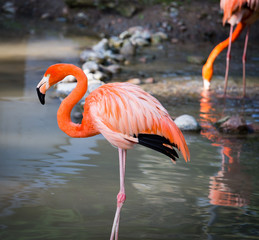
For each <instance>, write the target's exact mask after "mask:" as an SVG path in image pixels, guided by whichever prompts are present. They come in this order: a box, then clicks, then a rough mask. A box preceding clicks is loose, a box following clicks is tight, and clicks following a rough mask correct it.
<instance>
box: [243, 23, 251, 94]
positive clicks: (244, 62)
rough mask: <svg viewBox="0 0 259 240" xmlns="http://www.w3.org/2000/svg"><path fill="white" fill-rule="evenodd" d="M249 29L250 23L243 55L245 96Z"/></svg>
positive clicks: (244, 89)
mask: <svg viewBox="0 0 259 240" xmlns="http://www.w3.org/2000/svg"><path fill="white" fill-rule="evenodd" d="M249 30H250V27H249V25H248V27H247V32H246V38H245V45H244V52H243V57H242V62H243V97H245V96H246V50H247V44H248V37H249Z"/></svg>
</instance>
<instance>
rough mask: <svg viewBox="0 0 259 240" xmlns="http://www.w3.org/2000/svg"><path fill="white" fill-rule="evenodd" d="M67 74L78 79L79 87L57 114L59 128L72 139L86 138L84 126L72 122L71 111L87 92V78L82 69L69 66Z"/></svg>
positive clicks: (62, 104)
mask: <svg viewBox="0 0 259 240" xmlns="http://www.w3.org/2000/svg"><path fill="white" fill-rule="evenodd" d="M65 74H66V75H73V76H74V77H75V78H76V79H77V85H76V87H75V88H74V89H73V91H72V92H71V93H70V94H69V95H68V96H67V97H66V98H65V99H64V100H63V101H62V102H61V104H60V107H59V109H58V112H57V121H58V126H59V128H60V129H61V130H62V131H63V132H65V133H66V134H67V135H69V136H71V137H85V136H86V133H85V131H84V126H83V125H82V124H76V123H74V122H72V120H71V111H72V109H73V107H74V106H75V105H76V104H77V103H78V102H79V101H80V100H81V98H82V97H83V96H84V94H85V93H86V91H87V82H88V81H87V77H86V75H85V74H84V72H83V71H82V70H81V69H79V68H77V67H72V66H69V65H68V66H67V69H66V72H65Z"/></svg>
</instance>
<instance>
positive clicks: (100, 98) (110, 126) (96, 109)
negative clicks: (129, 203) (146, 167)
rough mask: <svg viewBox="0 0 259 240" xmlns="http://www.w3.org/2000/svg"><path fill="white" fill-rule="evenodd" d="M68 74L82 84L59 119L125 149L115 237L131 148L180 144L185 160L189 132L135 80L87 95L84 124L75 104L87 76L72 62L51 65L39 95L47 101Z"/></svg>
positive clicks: (74, 130)
mask: <svg viewBox="0 0 259 240" xmlns="http://www.w3.org/2000/svg"><path fill="white" fill-rule="evenodd" d="M67 75H73V76H74V77H76V79H77V86H76V88H75V89H74V90H73V91H72V92H71V93H70V94H69V95H68V96H67V97H66V98H65V99H64V100H63V101H62V103H61V105H60V107H59V109H58V112H57V121H58V126H59V128H60V129H61V130H62V131H64V132H65V133H66V134H68V135H69V136H71V137H76V138H83V137H91V136H94V135H97V134H100V133H101V134H102V135H103V136H104V137H105V138H106V139H107V140H108V141H109V142H110V143H111V144H112V145H114V146H116V147H117V148H118V150H119V168H120V191H119V193H118V195H117V209H116V213H115V217H114V222H113V226H112V231H111V237H110V239H111V240H112V239H114V238H115V239H118V231H119V221H120V212H121V208H122V205H123V203H124V202H125V200H126V194H125V187H124V176H125V162H126V151H127V150H128V149H131V148H132V147H133V146H134V145H135V144H141V145H143V146H146V147H149V148H151V149H154V150H156V151H158V152H161V153H163V154H165V155H166V156H168V157H170V158H171V160H172V161H175V160H176V158H178V154H177V152H176V151H175V149H174V148H176V149H178V150H179V151H180V152H181V153H182V155H183V157H184V159H185V161H189V159H190V153H189V150H188V147H187V145H186V142H185V139H184V136H183V135H182V133H181V131H180V130H179V129H178V127H177V126H176V125H175V123H174V122H173V120H172V119H171V117H170V116H169V114H168V112H167V111H166V109H165V108H164V107H163V106H162V105H161V104H160V103H159V101H158V100H157V99H156V98H154V97H152V96H151V95H150V94H148V93H147V92H145V91H143V90H142V89H141V88H140V87H138V86H136V85H133V84H130V83H110V84H105V85H103V86H101V87H99V88H97V89H96V90H94V91H93V92H91V93H90V94H89V95H88V97H87V98H86V99H85V105H84V112H83V119H82V122H81V124H76V123H74V122H72V121H71V118H70V115H71V111H72V109H73V107H74V106H75V105H76V103H77V102H78V101H79V100H80V99H81V98H82V97H83V96H84V94H85V93H86V91H87V83H88V80H87V77H86V75H85V74H84V72H83V71H82V70H81V69H80V68H78V67H76V66H74V65H71V64H55V65H52V66H50V67H49V68H48V69H47V71H46V73H45V74H44V77H43V78H42V80H41V81H40V82H39V84H38V86H37V92H38V96H39V100H40V102H41V103H42V104H44V103H45V93H46V91H47V90H48V89H49V88H50V87H51V86H53V85H54V84H56V83H58V82H59V81H61V80H62V79H63V78H64V77H66V76H67Z"/></svg>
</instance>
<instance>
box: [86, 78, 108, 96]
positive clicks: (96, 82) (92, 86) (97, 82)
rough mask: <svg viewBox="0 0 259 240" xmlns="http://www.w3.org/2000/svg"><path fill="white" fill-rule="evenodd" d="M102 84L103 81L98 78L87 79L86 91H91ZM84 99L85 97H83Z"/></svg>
mask: <svg viewBox="0 0 259 240" xmlns="http://www.w3.org/2000/svg"><path fill="white" fill-rule="evenodd" d="M102 85H104V82H102V81H100V80H91V81H88V89H87V92H88V93H91V92H92V91H94V90H95V89H96V88H98V87H100V86H102ZM84 99H85V98H84Z"/></svg>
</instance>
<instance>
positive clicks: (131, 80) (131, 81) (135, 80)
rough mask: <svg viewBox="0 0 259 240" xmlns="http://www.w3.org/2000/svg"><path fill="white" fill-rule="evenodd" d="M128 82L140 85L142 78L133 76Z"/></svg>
mask: <svg viewBox="0 0 259 240" xmlns="http://www.w3.org/2000/svg"><path fill="white" fill-rule="evenodd" d="M127 82H129V83H132V84H135V85H140V84H141V80H140V79H139V78H131V79H129V80H128V81H127Z"/></svg>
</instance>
